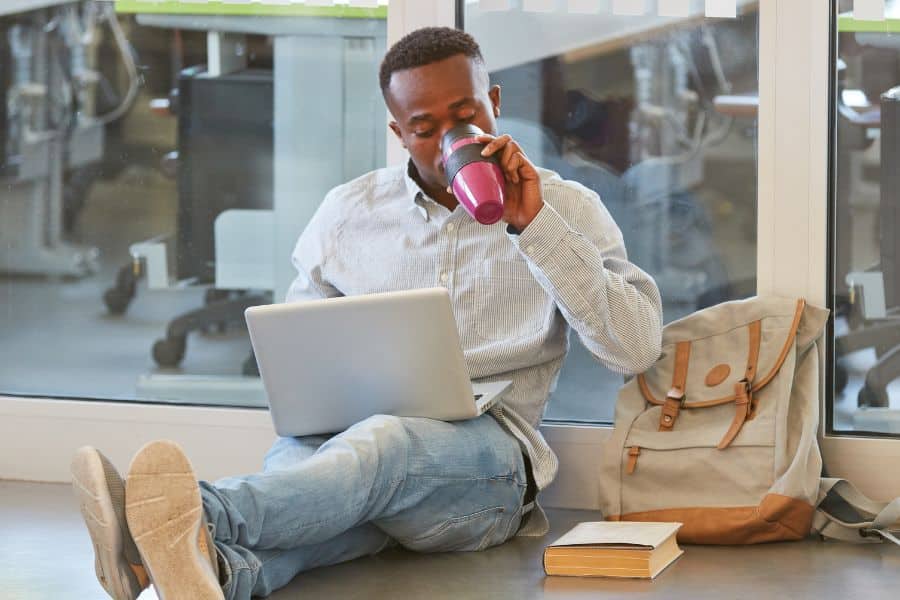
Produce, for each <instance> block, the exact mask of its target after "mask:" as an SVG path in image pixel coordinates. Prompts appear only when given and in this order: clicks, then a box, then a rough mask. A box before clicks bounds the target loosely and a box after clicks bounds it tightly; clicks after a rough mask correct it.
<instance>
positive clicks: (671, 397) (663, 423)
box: [659, 388, 687, 431]
mask: <svg viewBox="0 0 900 600" xmlns="http://www.w3.org/2000/svg"><path fill="white" fill-rule="evenodd" d="M686 399H687V396H686V395H685V393H684V392H683V391H681V390H679V389H678V388H672V389H670V390H669V393H667V394H666V401H665V403H664V404H663V405H662V408H661V410H660V415H659V429H660V431H669V430H671V429H672V427H674V426H675V419H677V418H678V413H679V412H680V411H681V409H682V408H684V406H685V401H686Z"/></svg>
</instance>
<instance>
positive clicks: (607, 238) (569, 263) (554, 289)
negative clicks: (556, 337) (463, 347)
mask: <svg viewBox="0 0 900 600" xmlns="http://www.w3.org/2000/svg"><path fill="white" fill-rule="evenodd" d="M555 189H556V188H555V187H554V186H553V185H549V186H545V187H544V194H545V198H544V200H545V202H544V207H543V208H542V209H541V211H540V212H539V213H538V214H537V216H536V217H535V218H534V220H533V221H532V222H531V224H529V225H528V227H527V228H525V230H523V231H522V232H520V233H518V234H517V233H515V232H510V233H509V237H510V239H511V240H512V242H513V243H514V244H515V245H516V246H517V247H518V249H519V251H520V252H521V253H522V255H523V256H524V257H525V260H526V261H527V262H528V264H529V268H530V269H531V271H532V273H533V274H534V275H535V277H536V278H537V280H538V281H539V282H540V284H541V286H542V287H543V288H544V289H545V291H546V292H547V293H548V294H550V295H551V296H552V297H553V299H554V300H555V302H556V305H557V306H558V307H559V309H560V311H561V312H562V314H563V317H564V318H565V319H566V321H567V322H568V323H569V325H570V326H571V327H572V328H573V329H574V330H575V331H576V332H577V333H578V335H579V336H580V338H581V341H582V342H583V343H584V345H585V347H586V348H587V349H588V350H590V352H591V353H592V354H593V355H594V356H595V357H596V358H597V359H598V360H599V361H600V362H601V363H603V364H604V365H605V366H607V367H608V368H609V369H611V370H613V371H616V372H618V373H625V374H635V373H642V372H643V371H646V370H647V369H648V368H649V367H650V366H651V365H652V364H653V363H654V362H656V360H657V359H658V358H659V355H660V349H661V342H662V321H663V319H662V302H661V300H660V296H659V289H658V288H657V286H656V282H654V281H653V278H652V277H650V275H648V274H647V273H645V272H644V271H642V270H641V269H640V268H638V267H637V266H635V265H634V264H632V263H631V262H629V261H628V256H627V254H626V251H625V244H624V241H623V238H622V232H621V231H620V229H619V227H618V226H617V225H616V223H615V221H614V220H613V218H612V216H611V215H610V214H609V212H608V211H607V210H606V208H605V207H604V206H603V205H602V203H601V202H600V199H599V198H598V197H597V195H596V194H594V193H593V192H591V191H590V190H588V189H587V188H582V190H581V194H580V195H581V198H580V199H579V201H578V206H577V207H576V210H573V211H571V212H572V214H574V217H573V218H571V219H570V220H571V221H572V222H567V221H566V219H564V218H563V217H562V215H561V214H560V213H559V212H557V210H556V209H555V208H554V207H553V206H554V204H555V203H556V202H555V199H554V198H553V195H554V191H555ZM559 191H560V193H563V192H564V193H567V194H569V195H571V194H572V190H571V188H565V189H563V188H560V189H559ZM560 201H562V200H560Z"/></svg>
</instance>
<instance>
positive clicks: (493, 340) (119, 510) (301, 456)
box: [73, 28, 662, 600]
mask: <svg viewBox="0 0 900 600" xmlns="http://www.w3.org/2000/svg"><path fill="white" fill-rule="evenodd" d="M380 81H381V89H382V91H383V94H384V98H385V101H386V103H387V106H388V108H389V109H390V112H391V114H392V115H393V117H394V121H392V122H391V124H390V127H391V129H392V131H393V132H394V133H395V134H396V135H397V137H398V138H399V140H400V141H401V142H402V144H403V146H404V147H405V148H406V149H407V150H408V151H409V154H410V157H411V160H410V161H409V163H408V164H407V165H404V166H403V167H402V168H389V169H381V170H378V171H375V172H372V173H369V174H367V175H364V176H363V177H360V178H359V179H356V180H355V181H352V182H350V183H347V184H345V185H342V186H339V187H337V188H335V189H334V190H332V191H331V192H330V193H329V194H328V196H327V197H326V198H325V200H324V202H323V203H322V205H321V207H320V208H319V210H318V211H317V213H316V215H315V216H314V218H313V219H312V221H311V222H310V224H309V226H308V227H307V228H306V230H305V231H304V233H303V234H302V235H301V236H300V239H299V241H298V243H297V247H296V250H295V252H294V257H293V259H294V264H295V266H296V267H297V271H298V276H297V279H296V280H295V281H294V283H293V285H292V286H291V288H290V291H289V292H288V298H287V300H288V301H290V302H298V301H305V300H311V299H317V298H330V297H335V296H340V295H356V294H366V293H373V292H382V291H387V290H400V289H409V288H420V287H433V286H445V287H447V289H448V290H449V292H450V296H451V298H452V302H453V309H454V313H455V315H456V317H457V321H458V323H459V330H460V331H459V333H460V339H461V341H462V344H463V348H464V350H465V357H466V361H467V365H468V368H469V373H470V375H471V377H472V378H473V379H475V380H492V379H508V380H512V381H513V387H512V389H511V391H510V392H508V394H507V395H506V396H505V397H504V401H503V405H502V406H501V407H498V408H497V409H495V410H493V411H492V412H491V413H490V414H487V415H484V416H482V417H480V418H477V419H472V420H470V421H464V422H455V423H444V422H440V421H433V420H430V419H414V418H397V417H388V416H375V417H372V418H370V419H367V420H365V421H363V422H362V423H359V424H357V425H355V426H354V427H351V428H350V429H348V430H347V431H345V432H343V433H340V434H337V435H335V436H333V437H330V438H328V437H307V438H297V439H295V438H282V439H280V440H278V441H277V442H276V444H275V445H274V446H273V448H272V449H271V450H270V451H269V453H268V455H267V456H266V459H265V468H264V471H263V472H262V473H258V474H255V475H249V476H245V477H235V478H229V479H225V480H221V481H218V482H216V483H214V484H210V483H207V482H197V480H196V479H195V477H194V474H193V471H192V470H191V466H190V463H189V461H188V460H187V458H186V457H185V456H184V455H183V454H182V452H181V450H180V449H179V447H178V446H177V445H175V444H174V443H171V442H153V443H151V444H148V445H147V446H145V447H144V448H142V449H141V450H140V451H139V452H138V454H137V455H136V456H135V457H134V459H133V461H132V463H131V468H130V470H129V473H128V477H127V482H126V483H125V484H123V483H122V480H121V478H120V477H119V475H118V474H117V473H116V472H115V469H114V468H113V467H112V465H111V464H109V462H108V461H106V460H105V459H104V458H103V457H102V455H101V454H100V453H99V452H98V451H97V450H95V449H93V448H89V447H87V448H82V449H81V450H79V452H78V454H77V455H76V457H75V460H74V461H73V476H74V485H75V490H76V493H77V494H78V496H79V499H80V501H81V503H82V510H83V513H84V515H85V522H86V524H87V526H88V529H89V531H90V533H91V537H92V539H93V541H94V545H95V548H96V564H97V574H98V577H99V578H100V581H101V583H102V584H103V585H104V587H105V588H106V589H107V591H108V592H109V593H110V594H111V595H112V596H113V597H115V598H117V599H131V598H134V597H136V596H137V594H139V593H140V591H141V590H142V589H143V588H144V587H146V586H147V585H148V580H149V581H152V583H153V584H154V586H155V587H156V589H157V593H158V594H159V596H160V598H162V599H163V600H171V599H173V598H174V599H180V598H185V599H187V598H190V599H192V600H197V599H200V600H205V599H207V598H229V599H232V598H241V599H243V598H249V597H251V596H265V595H268V594H269V593H271V592H272V591H273V590H275V589H277V588H279V587H281V586H283V585H285V584H286V583H288V582H289V581H290V580H291V579H292V578H293V577H294V576H295V575H296V574H297V573H299V572H301V571H304V570H307V569H311V568H314V567H317V566H322V565H327V564H333V563H336V562H340V561H345V560H349V559H352V558H355V557H358V556H363V555H367V554H372V553H375V552H378V551H380V550H382V549H383V548H385V547H387V546H389V545H393V544H399V545H401V546H404V547H406V548H409V549H412V550H417V551H422V552H436V551H453V550H481V549H484V548H487V547H490V546H493V545H496V544H500V543H502V542H504V541H505V540H507V539H509V538H510V537H512V536H514V535H516V534H517V533H518V534H526V535H528V534H530V535H542V534H544V533H546V531H547V522H546V519H545V517H544V513H543V512H542V511H541V509H540V507H538V506H537V505H536V504H535V503H534V502H533V500H534V496H535V494H536V493H537V492H539V491H540V490H541V489H543V488H544V487H546V486H547V485H548V484H549V483H550V482H551V481H552V480H553V477H554V476H555V474H556V469H557V463H556V458H555V456H554V455H553V453H552V452H551V450H550V448H549V447H548V446H547V444H546V442H545V441H544V439H543V438H542V437H541V435H540V433H539V432H538V430H537V427H538V424H539V422H540V420H541V416H542V414H543V411H544V405H545V403H546V400H547V397H548V395H549V393H550V391H551V390H552V388H553V386H554V384H555V382H556V378H557V375H558V373H559V370H560V367H561V364H562V361H563V359H564V357H565V354H566V351H567V349H568V332H569V328H570V327H571V328H573V329H574V330H575V331H576V332H577V333H578V335H579V336H580V337H581V339H582V341H583V342H584V344H585V345H586V346H587V348H588V349H589V350H590V351H591V352H592V353H593V354H594V355H596V357H597V359H598V360H600V361H601V362H602V363H603V364H605V365H607V366H608V367H609V368H611V369H613V370H615V371H618V372H621V373H637V372H641V371H643V370H645V369H646V368H648V367H649V366H650V365H651V364H652V363H653V362H654V361H655V360H656V359H657V358H658V356H659V353H660V336H661V321H662V316H661V308H660V298H659V292H658V291H657V288H656V285H655V284H654V282H653V280H652V279H651V278H650V277H649V276H648V275H646V274H645V273H644V272H642V271H641V270H640V269H638V268H637V267H635V266H634V265H632V264H631V263H629V262H628V260H627V258H626V254H625V248H624V246H623V242H622V235H621V232H620V231H619V229H618V227H617V226H616V225H615V223H614V222H613V220H612V218H611V217H610V215H609V213H608V212H607V211H606V209H605V208H604V207H603V205H602V204H601V202H600V200H599V198H598V197H597V196H596V194H594V193H593V192H591V191H590V190H588V189H586V188H584V187H583V186H581V185H579V184H577V183H573V182H568V181H563V180H561V179H560V178H559V177H558V176H557V175H555V174H554V173H551V172H549V171H539V170H538V169H537V168H536V167H535V166H534V165H533V164H532V163H531V162H530V161H529V160H528V158H527V156H526V155H525V153H524V152H523V151H522V149H521V148H520V147H519V145H518V144H517V143H516V142H515V140H513V139H511V138H510V137H509V136H506V135H501V136H499V137H495V134H496V132H497V127H496V121H495V119H496V118H497V117H498V116H499V114H500V88H499V87H498V86H493V87H491V86H490V83H489V78H488V73H487V70H486V67H485V64H484V61H483V59H482V56H481V52H480V50H479V47H478V45H477V44H476V43H475V41H474V40H473V39H472V38H471V37H470V36H468V35H467V34H465V33H463V32H460V31H456V30H453V29H445V28H428V29H422V30H419V31H416V32H413V33H411V34H410V35H408V36H407V37H406V38H404V39H402V40H401V41H400V42H398V43H397V44H396V45H395V46H394V47H392V48H391V49H390V51H389V52H388V53H387V55H386V57H385V59H384V62H383V63H382V66H381V73H380ZM460 123H474V124H475V125H477V126H478V127H480V128H481V129H482V130H483V131H485V132H490V134H491V135H486V136H485V137H484V139H483V141H484V142H486V143H487V147H486V148H485V151H484V154H485V155H495V156H497V157H498V158H499V159H500V163H501V165H502V169H503V171H504V174H505V176H506V178H507V181H508V185H507V199H506V204H505V213H504V217H503V220H504V222H502V223H498V224H496V225H491V226H485V225H481V224H479V223H478V222H476V221H475V220H474V219H472V218H471V217H470V216H469V215H468V214H467V213H466V212H465V210H464V209H463V207H462V206H460V205H459V204H458V203H457V201H456V199H455V198H454V197H453V195H452V193H451V192H450V190H449V188H448V182H447V179H446V176H445V174H444V170H443V167H442V165H441V155H440V139H441V137H442V135H443V134H444V133H445V132H446V131H448V130H449V129H450V128H452V127H453V126H455V125H458V124H460ZM303 343H309V344H315V340H303ZM597 400H598V401H601V399H600V398H598V399H597ZM323 405H327V404H323ZM126 521H127V522H126ZM135 546H136V547H135Z"/></svg>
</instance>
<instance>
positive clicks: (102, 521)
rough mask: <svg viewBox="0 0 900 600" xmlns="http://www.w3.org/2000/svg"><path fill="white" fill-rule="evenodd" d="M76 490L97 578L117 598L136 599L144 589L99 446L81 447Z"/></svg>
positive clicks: (73, 467) (77, 457)
mask: <svg viewBox="0 0 900 600" xmlns="http://www.w3.org/2000/svg"><path fill="white" fill-rule="evenodd" d="M71 474H72V490H73V491H74V493H75V498H76V499H77V501H78V507H79V509H80V510H81V516H82V517H83V518H84V523H85V525H87V529H88V533H89V534H90V536H91V544H92V545H93V546H94V557H95V563H94V568H95V570H96V572H97V579H98V581H99V582H100V585H102V586H103V589H104V590H106V592H107V593H108V594H109V595H110V596H112V597H113V598H115V600H134V599H135V598H137V597H138V596H139V595H140V593H141V591H143V590H142V589H139V588H140V586H139V584H138V583H137V577H136V576H135V575H134V572H133V571H132V570H131V566H130V565H129V564H128V562H127V561H126V560H125V558H124V553H123V545H124V539H123V533H122V530H121V528H120V527H119V520H118V518H117V517H116V512H115V509H114V508H113V503H112V497H111V496H110V493H109V488H108V486H107V483H106V472H105V471H104V469H103V463H102V462H101V460H100V455H99V454H98V452H97V450H96V449H94V448H90V447H84V448H79V449H78V451H76V452H75V456H74V458H73V459H72V465H71Z"/></svg>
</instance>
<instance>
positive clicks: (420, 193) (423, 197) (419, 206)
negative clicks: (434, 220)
mask: <svg viewBox="0 0 900 600" xmlns="http://www.w3.org/2000/svg"><path fill="white" fill-rule="evenodd" d="M415 173H416V166H415V165H414V164H413V162H412V159H410V160H409V162H407V163H406V168H405V169H403V183H404V185H405V187H406V193H407V196H408V197H409V199H410V200H411V201H412V205H411V206H410V209H411V210H416V212H418V213H420V214H421V215H422V217H423V218H424V219H425V220H426V221H427V220H428V209H427V208H426V207H425V203H426V202H427V201H429V200H431V198H430V197H429V196H428V194H426V193H425V191H424V190H422V187H421V186H420V185H419V183H418V182H417V181H416V179H415V177H414V174H415ZM431 201H432V202H433V200H431Z"/></svg>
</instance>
